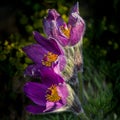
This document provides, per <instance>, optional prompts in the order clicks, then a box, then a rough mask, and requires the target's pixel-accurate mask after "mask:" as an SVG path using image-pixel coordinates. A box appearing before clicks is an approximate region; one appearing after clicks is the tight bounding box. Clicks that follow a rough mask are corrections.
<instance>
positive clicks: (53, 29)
mask: <svg viewBox="0 0 120 120" xmlns="http://www.w3.org/2000/svg"><path fill="white" fill-rule="evenodd" d="M43 25H44V31H45V33H46V34H47V36H48V37H49V36H52V37H54V38H55V39H57V40H58V41H59V43H60V44H61V45H62V46H67V45H69V46H73V45H75V44H77V43H78V42H79V41H80V40H81V39H82V37H83V34H84V31H85V22H84V20H83V19H82V17H81V16H80V15H79V4H78V2H77V3H76V4H75V5H74V6H73V8H72V9H71V11H70V15H69V21H68V24H66V23H65V22H64V21H63V19H62V18H61V16H60V14H59V13H58V12H57V11H56V10H55V9H50V10H49V11H48V16H47V17H45V18H44V19H43Z"/></svg>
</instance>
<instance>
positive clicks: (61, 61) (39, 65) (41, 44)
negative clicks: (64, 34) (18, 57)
mask: <svg viewBox="0 0 120 120" xmlns="http://www.w3.org/2000/svg"><path fill="white" fill-rule="evenodd" d="M33 34H34V38H35V40H36V41H37V42H38V44H32V45H28V46H26V47H24V48H23V51H24V52H25V53H26V54H27V56H28V57H29V58H30V59H32V61H33V62H34V63H35V64H33V65H30V66H28V67H27V68H26V70H25V74H26V75H29V76H40V74H39V73H40V70H41V69H43V68H47V69H54V70H55V72H57V73H59V72H60V71H62V70H63V69H64V67H65V65H66V59H65V56H64V51H63V49H62V47H61V46H60V45H59V43H57V42H56V40H55V39H54V38H49V39H46V38H44V37H42V36H41V35H40V34H39V33H38V32H36V31H35V32H33Z"/></svg>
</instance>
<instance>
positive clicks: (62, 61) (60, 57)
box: [59, 55, 67, 71]
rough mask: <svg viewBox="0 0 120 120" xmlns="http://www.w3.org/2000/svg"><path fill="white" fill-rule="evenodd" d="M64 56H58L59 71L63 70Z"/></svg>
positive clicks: (64, 64)
mask: <svg viewBox="0 0 120 120" xmlns="http://www.w3.org/2000/svg"><path fill="white" fill-rule="evenodd" d="M66 63H67V62H66V57H65V56H64V55H60V56H59V69H60V71H63V70H64V68H65V66H66Z"/></svg>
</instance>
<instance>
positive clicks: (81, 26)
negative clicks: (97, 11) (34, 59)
mask: <svg viewBox="0 0 120 120" xmlns="http://www.w3.org/2000/svg"><path fill="white" fill-rule="evenodd" d="M72 17H73V20H74V21H76V22H74V24H72V21H69V24H71V26H72V27H71V32H70V40H69V45H71V46H72V45H75V44H76V43H78V42H79V41H80V40H81V39H82V37H83V35H84V31H85V23H84V20H83V19H82V18H81V17H80V16H79V15H78V14H77V13H73V14H72ZM70 22H71V23H70Z"/></svg>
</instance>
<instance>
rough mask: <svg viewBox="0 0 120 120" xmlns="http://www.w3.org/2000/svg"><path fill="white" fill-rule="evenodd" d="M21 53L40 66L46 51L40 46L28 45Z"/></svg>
mask: <svg viewBox="0 0 120 120" xmlns="http://www.w3.org/2000/svg"><path fill="white" fill-rule="evenodd" d="M23 51H24V52H25V53H26V54H27V56H28V57H29V58H30V59H32V60H33V61H34V62H35V63H38V64H41V60H42V59H43V56H44V54H46V53H47V52H48V51H47V50H46V49H45V48H43V47H42V46H40V45H39V44H33V45H28V46H26V47H24V48H23Z"/></svg>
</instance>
